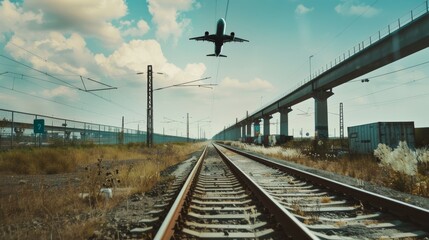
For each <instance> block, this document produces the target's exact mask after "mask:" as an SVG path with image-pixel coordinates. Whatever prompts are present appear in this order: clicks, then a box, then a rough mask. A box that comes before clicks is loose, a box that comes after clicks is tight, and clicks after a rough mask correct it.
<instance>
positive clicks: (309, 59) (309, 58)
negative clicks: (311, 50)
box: [308, 55, 314, 80]
mask: <svg viewBox="0 0 429 240" xmlns="http://www.w3.org/2000/svg"><path fill="white" fill-rule="evenodd" d="M312 57H314V56H313V55H311V56H310V57H308V61H309V63H310V79H309V80H311V58H312Z"/></svg>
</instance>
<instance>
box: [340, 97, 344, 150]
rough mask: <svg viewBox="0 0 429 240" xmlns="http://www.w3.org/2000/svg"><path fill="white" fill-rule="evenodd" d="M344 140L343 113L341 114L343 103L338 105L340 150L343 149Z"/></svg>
mask: <svg viewBox="0 0 429 240" xmlns="http://www.w3.org/2000/svg"><path fill="white" fill-rule="evenodd" d="M343 140H344V112H343V103H342V102H341V103H340V142H341V148H342V147H343Z"/></svg>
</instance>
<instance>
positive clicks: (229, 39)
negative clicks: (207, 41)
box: [223, 35, 249, 43]
mask: <svg viewBox="0 0 429 240" xmlns="http://www.w3.org/2000/svg"><path fill="white" fill-rule="evenodd" d="M248 41H249V40H246V39H243V38H238V37H234V36H231V35H223V42H224V43H226V42H248Z"/></svg>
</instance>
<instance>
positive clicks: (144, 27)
mask: <svg viewBox="0 0 429 240" xmlns="http://www.w3.org/2000/svg"><path fill="white" fill-rule="evenodd" d="M121 25H122V26H127V27H129V28H127V29H125V30H123V33H122V34H123V35H124V36H131V37H138V36H143V35H145V34H146V33H147V32H148V31H149V29H150V27H149V25H148V24H147V22H146V21H145V20H143V19H142V20H140V21H138V22H137V26H136V27H130V26H131V25H132V23H131V22H130V21H125V22H121Z"/></svg>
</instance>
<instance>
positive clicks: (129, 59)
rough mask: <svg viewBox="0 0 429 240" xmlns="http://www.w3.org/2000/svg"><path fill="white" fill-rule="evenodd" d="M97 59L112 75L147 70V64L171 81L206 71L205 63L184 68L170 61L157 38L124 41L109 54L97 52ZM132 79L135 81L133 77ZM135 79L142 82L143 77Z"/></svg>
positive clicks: (178, 80)
mask: <svg viewBox="0 0 429 240" xmlns="http://www.w3.org/2000/svg"><path fill="white" fill-rule="evenodd" d="M95 60H96V62H97V64H98V65H99V66H100V67H101V68H102V69H103V71H105V72H106V73H107V74H109V75H111V76H114V75H118V74H126V73H130V74H135V73H137V72H146V69H147V65H152V66H153V69H154V71H155V72H162V73H164V74H165V75H164V78H162V79H164V80H168V81H169V82H170V83H172V82H173V83H177V82H182V81H185V80H188V81H189V78H192V79H193V78H200V77H201V76H202V75H203V74H204V73H205V71H206V66H205V65H204V64H203V63H190V64H188V65H187V66H186V67H185V69H183V70H182V69H180V68H179V67H177V66H176V65H174V64H172V63H169V62H168V61H167V59H166V58H165V56H164V54H163V52H162V49H161V45H160V44H159V43H158V42H157V41H155V40H132V41H130V42H129V43H124V44H123V45H122V46H121V47H120V48H119V49H117V50H116V51H115V52H113V53H112V54H111V55H109V56H105V55H104V54H97V55H96V56H95ZM130 79H131V80H130V81H133V80H132V79H133V78H130ZM134 79H135V80H134V81H139V82H140V83H141V82H142V81H141V78H134Z"/></svg>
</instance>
